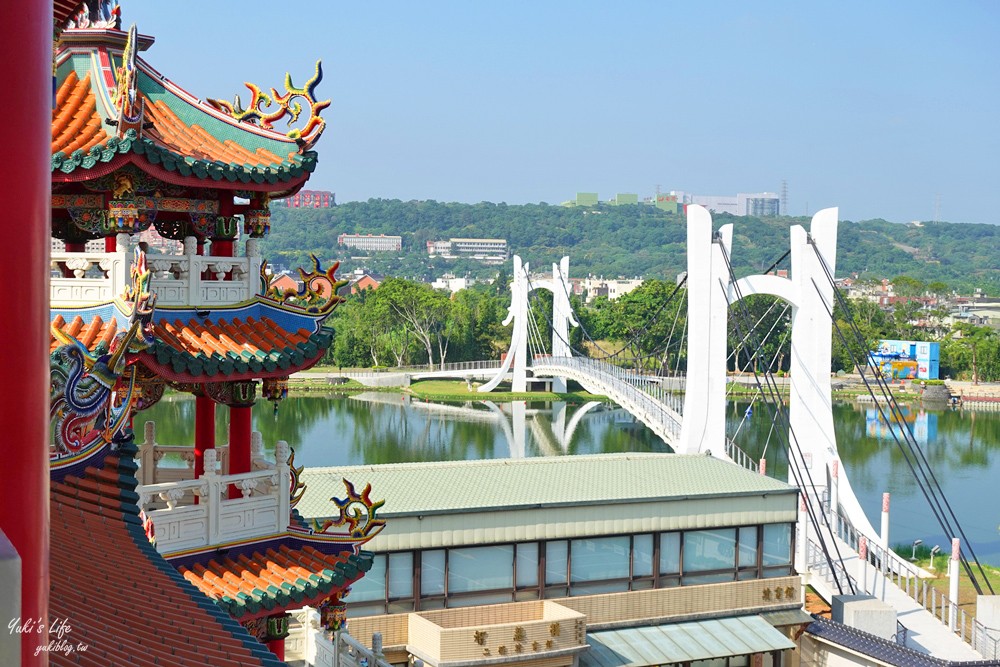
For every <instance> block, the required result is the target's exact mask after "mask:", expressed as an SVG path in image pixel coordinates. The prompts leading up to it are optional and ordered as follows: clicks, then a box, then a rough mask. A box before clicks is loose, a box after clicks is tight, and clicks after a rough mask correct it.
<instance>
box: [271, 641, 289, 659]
mask: <svg viewBox="0 0 1000 667" xmlns="http://www.w3.org/2000/svg"><path fill="white" fill-rule="evenodd" d="M267 650H268V651H270V652H271V653H273V654H274V657H276V658H277V659H278V660H284V659H285V640H284V639H271V640H270V641H268V642H267Z"/></svg>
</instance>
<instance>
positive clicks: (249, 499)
mask: <svg viewBox="0 0 1000 667" xmlns="http://www.w3.org/2000/svg"><path fill="white" fill-rule="evenodd" d="M275 457H276V460H277V464H276V465H274V466H273V467H270V468H264V469H262V470H254V471H251V472H244V473H239V474H236V475H220V474H218V473H217V472H216V468H217V467H218V460H217V458H216V453H215V450H213V449H208V450H206V451H205V474H204V475H202V476H201V477H200V478H198V479H190V480H182V481H178V482H163V483H159V484H142V485H140V486H139V487H138V488H137V489H136V492H137V493H138V494H139V506H140V508H142V509H143V510H144V511H145V512H146V516H147V517H148V518H149V519H150V520H152V522H153V527H154V529H155V532H156V549H157V551H159V552H160V553H162V554H167V553H173V552H177V551H182V550H188V549H199V548H207V547H212V546H216V545H219V544H224V543H226V542H232V541H235V540H242V539H248V538H255V537H265V536H268V535H275V534H277V533H280V532H283V531H284V530H285V529H286V528H287V527H288V517H289V512H290V509H291V508H290V506H289V502H290V500H289V485H290V475H289V469H288V463H287V461H288V443H286V442H285V441H283V440H279V441H278V443H277V445H276V446H275ZM230 485H232V486H234V487H236V488H238V489H240V491H241V492H242V497H241V498H229V497H228V493H229V487H230ZM194 496H197V497H198V502H197V504H194V503H193V498H194Z"/></svg>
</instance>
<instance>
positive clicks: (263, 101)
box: [50, 3, 382, 666]
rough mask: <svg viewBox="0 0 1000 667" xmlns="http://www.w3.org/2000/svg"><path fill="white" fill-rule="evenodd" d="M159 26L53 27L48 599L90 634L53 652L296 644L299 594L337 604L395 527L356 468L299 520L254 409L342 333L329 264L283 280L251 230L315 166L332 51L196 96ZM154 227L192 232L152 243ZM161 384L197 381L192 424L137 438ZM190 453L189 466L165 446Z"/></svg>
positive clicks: (100, 13)
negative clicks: (170, 437) (332, 324)
mask: <svg viewBox="0 0 1000 667" xmlns="http://www.w3.org/2000/svg"><path fill="white" fill-rule="evenodd" d="M91 5H93V6H91ZM152 44H153V38H152V37H149V36H146V35H142V34H140V33H138V32H137V31H136V29H135V27H134V26H133V27H132V28H131V29H130V30H128V31H127V32H126V31H122V30H121V29H120V15H119V9H118V7H117V6H114V7H112V6H110V5H109V4H108V3H87V5H86V6H84V8H83V9H81V10H79V11H78V12H76V13H74V14H73V15H72V16H71V17H70V19H69V21H68V22H67V23H66V24H65V26H63V30H62V31H61V32H60V33H59V40H58V42H57V45H56V52H55V68H54V74H55V105H54V109H53V112H52V145H51V149H52V163H51V169H52V239H53V251H52V255H51V268H52V273H51V278H50V287H51V308H50V313H51V344H50V351H51V387H52V400H51V410H50V420H51V424H52V433H53V437H52V444H51V452H50V462H51V480H52V481H51V519H52V523H51V526H52V527H51V551H52V560H51V563H52V564H51V572H52V574H51V582H52V583H51V602H50V618H51V617H57V618H65V619H69V621H70V622H71V623H72V628H73V634H72V640H73V642H74V643H77V644H87V645H88V646H89V648H88V649H87V650H86V651H84V652H79V651H77V652H69V653H52V654H51V656H50V657H51V661H52V663H53V664H88V665H102V666H106V665H133V664H161V665H199V666H200V665H206V664H207V665H232V666H236V665H241V666H244V665H277V664H282V663H281V662H280V661H281V660H283V653H284V649H283V638H284V637H285V635H286V634H287V624H288V614H287V610H288V609H290V608H300V607H303V606H306V605H310V606H314V607H319V608H321V609H322V610H323V611H324V612H325V615H324V618H325V619H326V621H327V623H329V624H331V625H336V624H337V623H339V622H341V620H342V618H343V605H342V603H341V602H340V599H341V597H342V596H343V595H344V594H345V592H346V591H347V590H348V587H349V586H350V584H351V583H352V582H354V581H356V580H357V579H358V578H360V577H361V576H363V574H364V572H365V571H367V570H368V569H369V568H370V567H371V555H370V554H368V553H367V552H364V551H362V550H361V549H360V546H361V545H362V544H363V543H364V542H366V541H367V540H368V539H371V538H372V537H373V536H374V535H375V534H377V533H378V531H379V530H380V528H381V526H382V522H381V521H379V520H378V519H377V518H376V511H377V509H378V507H379V505H380V503H378V502H375V501H372V500H371V498H370V495H369V494H370V489H368V488H365V489H363V490H361V492H360V493H359V492H357V491H356V490H355V489H354V487H353V486H351V485H350V483H349V482H346V481H345V492H344V497H343V498H333V499H331V500H332V501H333V502H335V503H336V506H337V507H339V509H340V515H341V520H340V521H334V522H332V523H329V522H328V525H324V526H306V525H305V524H304V522H302V521H301V520H300V519H299V518H298V515H297V513H296V512H295V510H294V506H295V503H296V502H297V500H298V498H300V497H301V494H302V491H303V487H302V484H300V483H299V481H298V480H299V474H298V473H299V472H300V470H301V469H298V468H296V467H295V465H294V456H293V453H292V452H291V451H290V449H289V447H288V446H287V444H285V443H284V442H278V443H275V444H274V445H273V451H274V458H273V459H272V458H271V457H270V456H269V455H268V453H267V452H269V451H271V447H265V445H264V443H263V442H262V441H261V439H260V435H259V434H257V433H254V432H253V431H252V423H251V407H252V406H253V405H254V403H255V401H256V400H258V397H260V398H263V399H268V400H272V401H275V402H277V401H279V400H280V399H281V398H282V397H284V395H285V394H286V393H287V382H288V376H289V375H290V374H291V373H294V372H296V371H298V370H302V369H305V368H309V367H310V366H312V365H313V364H315V363H316V362H317V361H319V359H320V358H321V357H322V355H323V353H324V351H325V350H326V349H327V348H328V347H329V346H330V344H331V342H332V332H331V331H330V330H329V329H327V328H325V327H324V321H325V320H326V318H327V317H328V316H329V315H330V313H331V311H332V310H333V308H334V307H335V306H336V304H337V302H338V301H339V300H340V299H339V297H338V296H337V289H338V288H339V287H340V286H341V285H342V284H343V282H341V281H338V280H337V279H336V278H335V275H334V269H335V268H336V267H335V266H334V267H333V268H331V269H329V270H324V269H323V268H322V267H321V266H320V264H319V262H318V261H315V262H314V265H313V267H311V269H310V270H309V271H305V270H300V277H301V279H302V286H301V288H300V289H297V290H290V291H288V292H286V293H278V292H277V291H275V290H269V288H268V280H267V278H268V271H267V263H266V261H265V260H264V259H263V258H262V257H261V253H260V247H259V243H260V239H262V238H264V237H265V236H266V235H267V233H268V231H269V228H270V214H269V204H270V202H271V201H272V200H273V199H278V198H283V197H288V196H290V195H293V194H295V193H296V192H297V191H298V190H299V189H301V188H302V187H303V185H305V183H306V181H307V180H308V178H309V176H310V173H311V172H312V171H313V169H314V168H315V165H316V159H317V154H316V152H315V151H314V150H313V148H314V146H315V144H316V142H317V140H318V139H319V137H320V135H321V134H322V132H323V129H324V126H325V122H324V120H323V119H322V118H321V117H320V113H321V111H322V110H323V109H324V108H325V107H327V106H328V105H329V101H328V100H327V101H323V100H319V99H318V98H317V97H316V89H317V86H318V85H319V83H320V81H321V79H322V68H321V65H320V63H317V64H316V68H315V71H314V72H313V73H312V76H311V78H309V79H308V80H307V81H305V83H304V84H303V85H302V86H301V87H298V86H296V85H294V84H293V81H292V78H291V76H286V78H285V81H284V86H283V90H282V91H281V92H279V91H278V90H275V89H273V88H272V89H270V92H269V93H267V92H264V90H263V89H261V88H258V87H257V86H255V85H253V84H247V86H248V87H249V88H250V93H251V97H250V99H249V101H248V103H247V104H246V106H243V105H242V104H241V103H240V100H239V98H238V97H237V98H236V101H235V102H233V103H229V102H224V101H217V100H210V101H208V102H203V101H201V100H199V99H198V98H197V97H195V96H194V95H192V94H190V93H188V92H187V91H185V90H184V89H182V88H180V87H179V86H178V85H176V84H175V83H173V82H172V81H170V80H169V79H168V78H166V77H165V76H164V75H163V74H161V73H160V72H158V71H157V70H155V69H153V68H152V67H151V66H150V65H149V64H147V63H146V62H145V61H144V60H143V58H142V57H140V55H139V54H140V53H143V52H145V51H146V50H147V49H149V47H150V46H151V45H152ZM279 121H280V122H281V125H282V126H283V127H282V128H281V129H278V124H279ZM286 123H287V124H288V125H289V126H292V129H287V128H285V127H284V125H285V124H286ZM151 230H152V231H155V233H156V235H157V236H158V237H160V238H164V239H168V240H173V241H177V242H179V244H180V245H181V247H182V248H183V253H182V254H156V253H154V252H148V251H147V250H149V248H148V244H147V243H146V242H144V241H140V234H143V233H147V234H148V233H150V231H151ZM167 388H171V389H173V390H175V391H181V392H187V393H190V394H193V395H194V396H195V397H196V398H195V402H196V413H195V414H196V417H195V419H196V424H195V434H196V435H195V441H194V443H173V444H172V445H171V446H166V445H161V444H160V443H157V442H156V436H155V429H154V428H153V425H152V424H151V423H149V424H147V425H146V430H145V433H144V438H143V442H142V444H141V447H139V446H137V445H136V443H135V437H134V434H133V430H132V424H133V422H136V419H137V418H138V422H136V423H139V422H142V418H141V411H142V410H144V409H146V408H148V407H150V406H151V405H153V404H154V403H156V402H157V401H158V400H159V399H160V398H161V397H162V395H163V393H164V390H165V389H167ZM218 404H222V405H224V406H226V407H227V409H228V417H229V431H228V442H226V443H216V442H215V412H216V406H217V405H218ZM178 452H180V453H181V456H182V457H183V458H186V459H187V460H188V461H189V462H190V465H189V467H188V468H187V469H177V468H173V469H163V468H159V467H158V462H159V461H160V460H161V458H162V457H163V456H164V454H165V453H174V454H176V453H178ZM268 649H270V650H268Z"/></svg>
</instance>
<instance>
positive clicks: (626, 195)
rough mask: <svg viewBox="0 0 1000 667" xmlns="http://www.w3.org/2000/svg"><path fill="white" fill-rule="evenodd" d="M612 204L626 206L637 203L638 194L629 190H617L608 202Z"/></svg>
mask: <svg viewBox="0 0 1000 667" xmlns="http://www.w3.org/2000/svg"><path fill="white" fill-rule="evenodd" d="M608 203H609V204H611V205H612V206H626V205H628V204H638V203H639V195H637V194H632V193H630V192H619V193H618V194H616V195H615V198H614V199H612V200H611V201H609V202H608Z"/></svg>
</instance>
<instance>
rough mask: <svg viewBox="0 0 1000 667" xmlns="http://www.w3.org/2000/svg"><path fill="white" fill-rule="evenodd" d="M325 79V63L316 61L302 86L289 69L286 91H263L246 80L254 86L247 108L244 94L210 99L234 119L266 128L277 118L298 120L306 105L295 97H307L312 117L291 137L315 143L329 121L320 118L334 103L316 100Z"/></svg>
mask: <svg viewBox="0 0 1000 667" xmlns="http://www.w3.org/2000/svg"><path fill="white" fill-rule="evenodd" d="M322 80H323V62H322V61H320V60H317V61H316V70H315V72H314V73H313V76H312V78H310V79H309V80H308V81H306V84H305V85H304V86H303V87H302V88H298V87H296V86H295V84H293V83H292V75H291V73H289V72H285V94H284V95H279V94H278V91H276V90H275V89H274V88H272V89H271V94H270V95H268V94H267V93H264V92H261V90H260V87H259V86H257V85H256V84H253V83H250V82H249V81H247V82H244V84H243V85H245V86H246V87H247V88H249V89H250V93H251V96H250V104H249V105H248V106H247V108H246V109H244V108H243V106H242V105H241V104H240V96H239V95H237V96H236V98H235V100H234V101H233V103H232V104H230V103H229V102H226V101H224V100H213V99H209V100H207V101H208V103H209V104H211V105H212V106H214V107H215V108H216V109H219V110H222V111H226V112H228V113H229V114H230V115H232V117H233V118H235V119H236V120H238V121H240V122H244V123H246V122H249V123H256V124H259V125H260V126H261V127H263V128H265V129H271V128H273V127H274V123H275V122H276V121H279V120H281V119H282V118H285V117H286V116H287V117H288V124H289V125H291V124H292V123H294V122H296V121H297V120H298V119H299V116H300V115H301V114H302V105H300V104H299V103H298V102H295V101H293V100H297V99H300V98H301V99H303V100H305V101H306V102H307V103H308V104H309V118H308V120H307V121H306V124H305V125H304V126H303V127H302V128H296V129H292V130H289V132H288V134H287V135H286V136H288V138H290V139H296V140H299V141H301V142H302V143H303V144H304V145H306V146H312V145H313V144H315V143H316V141H317V140H319V137H320V135H321V134H323V130H324V129H326V121H325V120H323V119H322V118H320V117H319V114H320V112H321V111H322V110H323V109H325V108H327V107H328V106H330V100H324V101H322V102H319V101H317V100H316V87H317V86H319V83H320V81H322ZM272 105H277V109H275V110H273V111H270V108H271V106H272Z"/></svg>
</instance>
